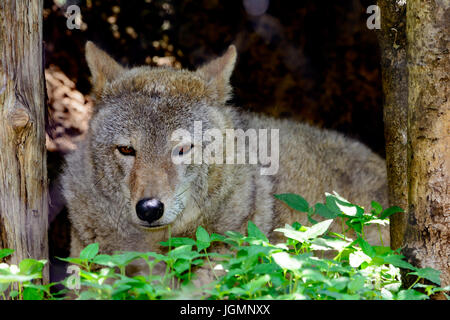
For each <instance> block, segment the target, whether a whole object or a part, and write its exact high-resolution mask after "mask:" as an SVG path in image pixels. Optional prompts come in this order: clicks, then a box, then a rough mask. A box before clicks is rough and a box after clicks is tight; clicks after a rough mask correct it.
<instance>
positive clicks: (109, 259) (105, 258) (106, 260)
mask: <svg viewBox="0 0 450 320" xmlns="http://www.w3.org/2000/svg"><path fill="white" fill-rule="evenodd" d="M92 262H94V263H96V264H100V265H102V266H108V267H115V266H117V264H116V263H115V261H114V257H113V256H110V255H107V254H99V255H97V256H95V258H94V259H93V260H92Z"/></svg>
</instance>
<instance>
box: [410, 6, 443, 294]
mask: <svg viewBox="0 0 450 320" xmlns="http://www.w3.org/2000/svg"><path fill="white" fill-rule="evenodd" d="M406 34H407V43H408V47H407V58H408V71H409V76H408V87H409V90H408V94H409V97H408V104H409V111H408V169H409V170H408V188H409V200H408V201H409V209H408V223H407V229H406V233H405V247H404V249H403V253H404V254H405V255H406V256H407V258H408V259H409V260H410V261H411V262H413V263H414V264H415V265H416V266H420V267H433V268H435V269H438V270H441V272H442V273H441V282H442V285H443V286H445V285H450V188H449V186H450V100H449V98H450V95H449V71H450V54H449V51H450V41H449V40H450V1H449V0H421V1H419V0H408V1H407V29H406Z"/></svg>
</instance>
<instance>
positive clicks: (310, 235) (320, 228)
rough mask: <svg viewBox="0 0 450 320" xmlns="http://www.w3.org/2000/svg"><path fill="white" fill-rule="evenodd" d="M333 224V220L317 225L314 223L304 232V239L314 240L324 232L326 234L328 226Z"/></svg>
mask: <svg viewBox="0 0 450 320" xmlns="http://www.w3.org/2000/svg"><path fill="white" fill-rule="evenodd" d="M332 223H333V219H329V220H325V221H322V222H319V223H316V224H315V225H313V226H312V227H310V228H309V229H308V230H306V231H305V237H306V238H307V239H314V238H317V237H318V236H321V235H323V234H324V233H325V232H327V230H328V228H329V227H330V225H331V224H332Z"/></svg>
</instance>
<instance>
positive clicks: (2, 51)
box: [0, 0, 48, 282]
mask: <svg viewBox="0 0 450 320" xmlns="http://www.w3.org/2000/svg"><path fill="white" fill-rule="evenodd" d="M42 7H43V0H33V1H29V0H2V1H1V2H0V248H5V247H7V248H11V249H14V250H15V253H14V254H13V256H12V257H11V261H10V262H11V263H14V264H17V263H18V262H19V261H20V260H22V259H25V258H34V259H48V243H47V242H48V241H47V239H48V237H47V229H48V226H47V225H48V204H47V164H46V150H45V103H44V99H45V98H44V97H45V95H44V70H43V57H42V55H43V50H42ZM43 277H44V279H43V282H47V281H48V270H47V269H46V270H45V272H44V275H43Z"/></svg>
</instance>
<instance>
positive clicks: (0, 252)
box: [0, 248, 14, 260]
mask: <svg viewBox="0 0 450 320" xmlns="http://www.w3.org/2000/svg"><path fill="white" fill-rule="evenodd" d="M13 252H14V250H13V249H8V248H5V249H0V260H2V259H3V258H6V257H7V256H10V255H11V254H12V253H13Z"/></svg>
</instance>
